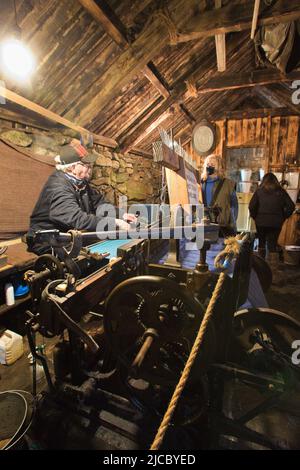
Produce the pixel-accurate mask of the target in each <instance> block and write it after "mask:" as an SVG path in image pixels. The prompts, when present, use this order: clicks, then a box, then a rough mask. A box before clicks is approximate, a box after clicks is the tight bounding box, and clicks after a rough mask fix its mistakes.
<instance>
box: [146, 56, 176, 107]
mask: <svg viewBox="0 0 300 470" xmlns="http://www.w3.org/2000/svg"><path fill="white" fill-rule="evenodd" d="M143 74H144V75H145V77H147V78H148V80H149V82H151V83H152V85H153V86H154V87H155V88H156V89H157V90H158V91H159V93H160V94H161V95H162V96H163V97H164V98H169V96H170V92H169V89H168V88H167V87H166V85H164V84H163V81H162V78H161V77H160V75H159V73H158V72H157V69H156V67H155V65H154V64H153V62H148V64H147V65H146V66H145V67H144V68H143Z"/></svg>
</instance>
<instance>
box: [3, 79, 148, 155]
mask: <svg viewBox="0 0 300 470" xmlns="http://www.w3.org/2000/svg"><path fill="white" fill-rule="evenodd" d="M0 96H1V97H3V98H5V99H6V100H8V101H10V102H12V103H15V104H17V105H19V106H21V107H22V108H25V109H28V110H29V111H32V112H33V113H36V114H38V115H39V116H42V117H43V118H44V119H46V120H49V121H52V122H55V123H57V124H61V125H62V126H64V127H68V128H69V129H73V130H75V131H77V132H80V134H83V135H85V134H92V136H93V140H94V143H95V144H98V145H103V146H104V147H110V148H116V147H118V142H117V141H116V140H114V139H111V138H109V137H105V136H103V135H99V134H94V133H92V132H90V131H89V130H88V129H85V128H84V127H81V126H78V125H77V124H75V123H73V122H71V121H69V120H68V119H65V118H63V117H61V116H59V114H56V113H54V112H53V111H50V110H49V109H46V108H43V106H40V105H38V104H36V103H34V102H33V101H30V100H28V99H27V98H24V97H23V96H21V95H18V94H17V93H15V92H13V91H11V90H8V89H7V88H5V87H2V86H0ZM0 115H1V107H0ZM7 115H9V116H10V113H9V112H8V111H7V110H6V109H5V112H4V117H5V116H7ZM10 119H15V115H14V113H11V116H10ZM16 119H18V116H17V117H16ZM19 122H22V123H23V124H28V122H29V124H30V125H32V126H33V127H37V128H38V127H41V128H45V126H44V125H41V126H38V125H36V124H35V123H34V121H32V120H31V119H28V118H27V117H24V118H21V119H20V121H19ZM131 152H132V153H134V154H136V155H142V156H145V157H150V156H151V154H149V153H148V152H145V151H144V150H142V149H139V148H136V147H132V148H131Z"/></svg>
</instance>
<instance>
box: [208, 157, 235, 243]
mask: <svg viewBox="0 0 300 470" xmlns="http://www.w3.org/2000/svg"><path fill="white" fill-rule="evenodd" d="M235 186H236V184H235V182H234V181H232V180H230V179H228V178H225V177H224V172H223V170H222V160H221V157H220V156H218V155H209V156H208V157H206V159H205V160H204V164H203V172H202V175H201V193H202V203H203V204H204V207H205V208H206V209H207V210H209V214H210V219H211V220H212V222H215V223H218V224H219V225H220V235H221V236H223V237H228V236H232V235H235V234H236V220H237V216H238V200H237V196H236V192H235Z"/></svg>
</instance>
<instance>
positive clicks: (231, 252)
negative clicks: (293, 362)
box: [150, 237, 240, 450]
mask: <svg viewBox="0 0 300 470" xmlns="http://www.w3.org/2000/svg"><path fill="white" fill-rule="evenodd" d="M238 239H239V238H238V237H236V238H235V237H230V238H228V239H226V240H225V245H226V246H225V249H224V250H223V251H221V253H219V255H218V256H217V257H216V259H217V258H219V260H221V259H224V258H225V259H226V258H227V257H228V256H230V257H232V258H233V257H235V256H237V254H238V253H239V249H240V244H239V243H238V241H237V240H238ZM221 255H222V256H221ZM215 265H216V260H215ZM225 279H226V274H225V273H224V272H223V273H221V274H220V276H219V278H218V282H217V284H216V286H215V288H214V291H213V294H212V296H211V299H210V301H209V304H208V306H207V309H206V312H205V314H204V317H203V320H202V322H201V325H200V328H199V331H198V334H197V337H196V339H195V342H194V344H193V347H192V349H191V352H190V355H189V357H188V360H187V362H186V364H185V367H184V369H183V372H182V375H181V377H180V380H179V382H178V384H177V386H176V388H175V391H174V393H173V395H172V398H171V400H170V403H169V406H168V409H167V411H166V413H165V415H164V417H163V419H162V422H161V423H160V426H159V428H158V431H157V433H156V436H155V438H154V441H153V443H152V445H151V447H150V450H158V449H159V448H160V446H161V444H162V442H163V439H164V436H165V433H166V431H167V429H168V426H169V424H170V422H171V420H172V417H173V414H174V412H175V410H176V406H177V403H178V401H179V399H180V396H181V394H182V392H183V389H184V387H185V385H186V383H187V381H188V378H189V374H190V372H191V369H192V367H193V364H194V362H195V359H196V357H197V355H198V353H199V350H200V348H201V346H202V344H203V340H204V337H205V333H206V330H207V327H208V324H209V321H210V319H211V317H212V314H213V311H214V306H215V304H216V301H217V299H218V298H219V296H220V294H221V290H222V287H223V284H224V281H225Z"/></svg>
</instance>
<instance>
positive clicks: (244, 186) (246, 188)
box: [239, 182, 252, 193]
mask: <svg viewBox="0 0 300 470" xmlns="http://www.w3.org/2000/svg"><path fill="white" fill-rule="evenodd" d="M239 185H240V192H241V193H250V190H251V186H252V183H251V182H248V183H245V182H243V183H239Z"/></svg>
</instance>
